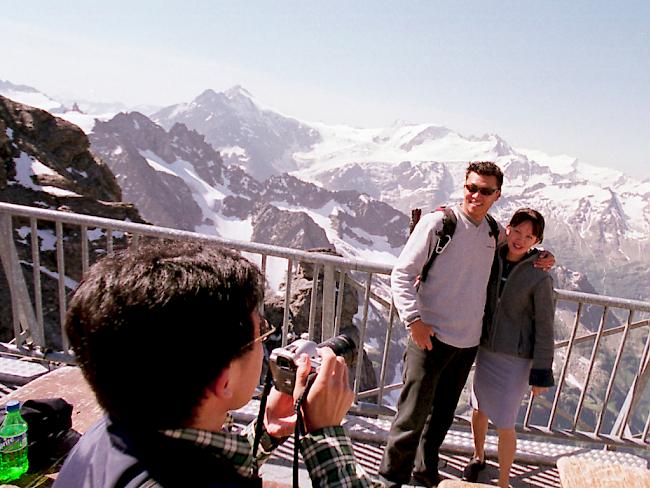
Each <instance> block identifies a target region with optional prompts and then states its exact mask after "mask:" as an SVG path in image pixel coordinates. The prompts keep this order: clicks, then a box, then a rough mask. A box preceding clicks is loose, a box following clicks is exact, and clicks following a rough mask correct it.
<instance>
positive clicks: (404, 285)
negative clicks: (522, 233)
mask: <svg viewBox="0 0 650 488" xmlns="http://www.w3.org/2000/svg"><path fill="white" fill-rule="evenodd" d="M452 209H453V211H454V212H455V213H456V217H457V218H458V222H457V223H456V230H455V231H454V237H453V239H451V241H450V242H449V244H448V245H447V247H446V248H445V250H444V252H442V253H441V254H440V255H439V256H438V257H437V258H436V260H435V261H434V263H433V266H432V267H431V270H430V271H429V277H428V278H427V280H426V281H425V282H421V283H419V286H418V285H416V282H417V277H418V275H419V274H420V272H421V271H422V267H423V266H424V264H425V263H426V262H427V260H428V258H429V256H430V255H431V253H432V252H433V248H434V247H435V245H436V242H437V236H436V231H437V230H438V229H440V228H441V227H442V220H443V215H444V214H443V212H432V213H428V214H425V215H423V216H422V218H421V219H420V221H419V222H418V224H417V225H416V226H415V229H414V230H413V233H412V234H411V237H409V240H408V242H407V243H406V245H405V246H404V249H403V250H402V253H401V254H400V256H399V257H398V258H397V261H396V262H395V266H394V267H393V272H392V274H391V291H392V294H393V301H394V302H395V308H396V309H397V311H398V313H399V316H400V318H401V319H402V321H404V323H406V324H410V323H411V322H413V321H414V320H415V319H418V318H421V319H422V321H423V322H424V323H425V324H428V325H430V326H431V327H432V328H433V332H434V333H435V334H436V337H437V338H438V340H440V341H441V342H444V343H445V344H448V345H450V346H454V347H459V348H469V347H475V346H477V345H478V344H479V342H480V339H481V329H482V326H483V311H484V308H485V293H486V290H487V283H488V279H489V277H490V267H491V265H492V260H493V258H494V248H495V243H494V237H492V236H491V235H490V231H491V229H490V225H489V224H488V222H487V220H485V219H483V220H482V221H481V222H474V221H472V220H471V219H470V218H469V217H468V216H467V215H465V214H464V213H463V211H462V210H461V208H460V206H458V205H454V206H453V207H452ZM500 235H503V233H501V234H500Z"/></svg>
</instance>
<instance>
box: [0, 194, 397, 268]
mask: <svg viewBox="0 0 650 488" xmlns="http://www.w3.org/2000/svg"><path fill="white" fill-rule="evenodd" d="M0 213H8V214H11V215H15V216H19V217H27V218H30V217H34V218H40V219H43V220H51V221H54V222H61V223H63V224H73V225H85V226H87V227H103V228H108V229H112V230H118V231H122V232H132V233H135V234H140V235H142V236H147V237H162V238H174V239H181V240H182V239H192V240H198V241H205V242H213V243H215V244H222V245H225V246H228V247H231V248H234V249H237V250H240V251H246V252H252V253H256V254H267V255H269V256H274V257H279V258H284V259H293V260H299V261H306V262H308V263H314V264H329V265H333V266H335V267H343V268H348V269H352V270H354V271H362V272H366V273H378V274H390V272H391V270H392V266H390V265H388V264H381V263H374V262H372V261H365V260H362V259H354V258H344V257H339V256H332V255H328V254H323V253H314V252H309V251H301V250H299V249H291V248H288V247H281V246H274V245H272V244H260V243H253V242H247V241H239V240H236V239H225V238H223V237H218V236H212V235H208V234H201V233H198V232H192V231H187V230H179V229H174V228H171V227H162V226H157V225H151V224H139V223H136V222H125V221H123V220H116V219H108V218H105V217H94V216H91V215H84V214H78V213H72V212H62V211H60V210H47V209H42V208H36V207H29V206H25V205H16V204H13V203H4V202H0Z"/></svg>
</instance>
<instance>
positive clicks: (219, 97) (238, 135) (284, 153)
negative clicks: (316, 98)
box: [151, 86, 319, 179]
mask: <svg viewBox="0 0 650 488" xmlns="http://www.w3.org/2000/svg"><path fill="white" fill-rule="evenodd" d="M151 118H152V120H154V121H155V122H157V123H159V124H160V125H162V126H163V127H164V128H166V129H170V128H171V127H172V126H173V125H174V124H175V123H177V122H180V123H183V124H185V125H186V126H187V127H189V128H190V129H194V130H196V131H197V132H199V133H201V134H203V135H205V138H206V141H207V142H209V143H210V144H212V146H213V147H214V148H215V149H217V150H218V151H219V152H220V153H221V155H222V157H223V158H224V160H225V161H226V162H227V163H229V164H238V165H240V166H241V167H242V168H244V169H246V171H247V172H248V173H249V174H250V175H251V176H253V177H255V178H258V179H264V178H266V177H268V176H270V175H272V174H280V173H284V172H287V171H292V170H294V169H296V161H295V159H294V153H296V152H298V151H304V150H306V149H309V148H310V147H311V146H312V145H313V144H314V143H316V142H317V141H318V140H319V134H318V132H317V131H316V130H315V129H313V128H311V127H309V126H308V125H306V124H303V123H301V122H299V121H297V120H295V119H292V118H289V117H285V116H283V115H280V114H278V113H276V112H273V111H271V110H268V109H265V108H262V107H261V106H260V105H259V103H256V102H255V101H254V100H253V99H252V97H251V95H250V93H248V92H247V91H246V90H245V89H243V88H242V87H239V86H236V87H233V88H231V89H230V90H227V91H225V92H223V93H216V92H215V91H213V90H206V91H204V92H203V93H201V94H200V95H199V96H198V97H196V98H195V99H194V100H192V101H191V102H189V103H182V104H178V105H173V106H171V107H166V108H164V109H162V110H160V111H158V112H156V113H155V114H153V115H152V116H151Z"/></svg>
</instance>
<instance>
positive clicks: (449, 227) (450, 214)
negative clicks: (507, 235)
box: [420, 207, 498, 281]
mask: <svg viewBox="0 0 650 488" xmlns="http://www.w3.org/2000/svg"><path fill="white" fill-rule="evenodd" d="M434 212H443V213H444V215H443V217H442V227H441V228H440V230H438V231H436V236H438V239H437V240H436V243H435V246H434V248H433V252H432V253H431V255H430V256H429V259H428V260H427V262H426V263H425V265H424V267H423V268H422V272H421V273H420V281H426V280H427V276H428V275H429V270H430V269H431V266H433V262H434V261H435V260H436V258H437V257H438V254H442V252H443V251H444V250H445V248H446V247H447V246H448V245H449V243H450V242H451V238H452V237H453V235H454V232H455V231H456V223H457V222H458V219H457V217H456V214H455V213H454V211H453V210H452V209H451V208H450V207H438V208H436V209H435V210H434ZM497 228H498V227H497Z"/></svg>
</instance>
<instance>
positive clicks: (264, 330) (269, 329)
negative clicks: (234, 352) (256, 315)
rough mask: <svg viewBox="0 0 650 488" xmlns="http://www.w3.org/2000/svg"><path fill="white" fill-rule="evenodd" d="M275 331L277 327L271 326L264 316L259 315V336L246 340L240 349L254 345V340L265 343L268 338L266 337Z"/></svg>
mask: <svg viewBox="0 0 650 488" xmlns="http://www.w3.org/2000/svg"><path fill="white" fill-rule="evenodd" d="M277 331H278V328H277V327H273V326H271V324H269V323H268V322H267V320H266V319H265V318H264V317H261V316H260V335H259V337H256V338H255V339H253V340H252V341H250V342H248V343H247V344H244V345H243V346H242V348H241V349H242V350H244V349H248V348H249V347H251V346H252V345H254V344H255V343H256V342H261V343H265V342H266V341H267V340H268V338H269V337H271V336H272V335H273V334H275V333H276V332H277Z"/></svg>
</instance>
